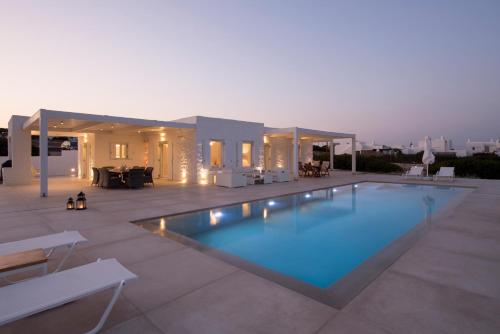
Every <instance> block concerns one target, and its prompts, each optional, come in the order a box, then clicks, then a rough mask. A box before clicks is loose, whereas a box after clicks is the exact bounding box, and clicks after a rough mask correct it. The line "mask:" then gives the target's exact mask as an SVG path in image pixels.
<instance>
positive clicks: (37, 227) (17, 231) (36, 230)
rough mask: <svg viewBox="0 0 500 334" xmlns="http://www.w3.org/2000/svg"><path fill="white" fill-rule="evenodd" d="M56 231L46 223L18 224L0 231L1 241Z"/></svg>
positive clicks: (32, 236)
mask: <svg viewBox="0 0 500 334" xmlns="http://www.w3.org/2000/svg"><path fill="white" fill-rule="evenodd" d="M51 233H54V231H53V230H52V229H51V228H50V227H49V226H47V225H46V224H45V223H38V224H27V225H21V224H20V225H17V226H14V227H9V228H5V229H2V233H0V242H8V241H17V240H22V239H27V238H34V237H39V236H42V235H46V234H51Z"/></svg>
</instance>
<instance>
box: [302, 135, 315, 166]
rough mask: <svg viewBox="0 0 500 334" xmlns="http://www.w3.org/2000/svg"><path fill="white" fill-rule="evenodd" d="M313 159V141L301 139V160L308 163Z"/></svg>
mask: <svg viewBox="0 0 500 334" xmlns="http://www.w3.org/2000/svg"><path fill="white" fill-rule="evenodd" d="M312 160H313V142H312V141H309V140H301V141H300V156H299V162H302V163H308V162H311V161H312Z"/></svg>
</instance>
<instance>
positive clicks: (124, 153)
mask: <svg viewBox="0 0 500 334" xmlns="http://www.w3.org/2000/svg"><path fill="white" fill-rule="evenodd" d="M111 159H128V144H112V145H111Z"/></svg>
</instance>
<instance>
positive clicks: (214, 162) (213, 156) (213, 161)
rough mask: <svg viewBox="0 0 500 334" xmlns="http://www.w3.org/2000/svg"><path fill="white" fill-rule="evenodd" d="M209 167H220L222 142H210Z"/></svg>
mask: <svg viewBox="0 0 500 334" xmlns="http://www.w3.org/2000/svg"><path fill="white" fill-rule="evenodd" d="M210 167H222V142H221V141H219V140H212V141H211V142H210Z"/></svg>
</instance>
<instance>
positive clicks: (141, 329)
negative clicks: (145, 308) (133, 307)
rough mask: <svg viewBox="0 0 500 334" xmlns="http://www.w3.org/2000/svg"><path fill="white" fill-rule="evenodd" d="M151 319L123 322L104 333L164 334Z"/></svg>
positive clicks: (140, 318)
mask: <svg viewBox="0 0 500 334" xmlns="http://www.w3.org/2000/svg"><path fill="white" fill-rule="evenodd" d="M162 333H163V332H162V331H160V330H159V329H158V328H157V327H156V326H155V325H153V323H151V321H150V320H149V319H147V318H146V317H145V316H140V317H137V318H133V319H130V320H127V321H125V322H122V323H121V324H118V325H116V326H114V327H113V328H110V329H108V330H106V331H104V332H103V334H162Z"/></svg>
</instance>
